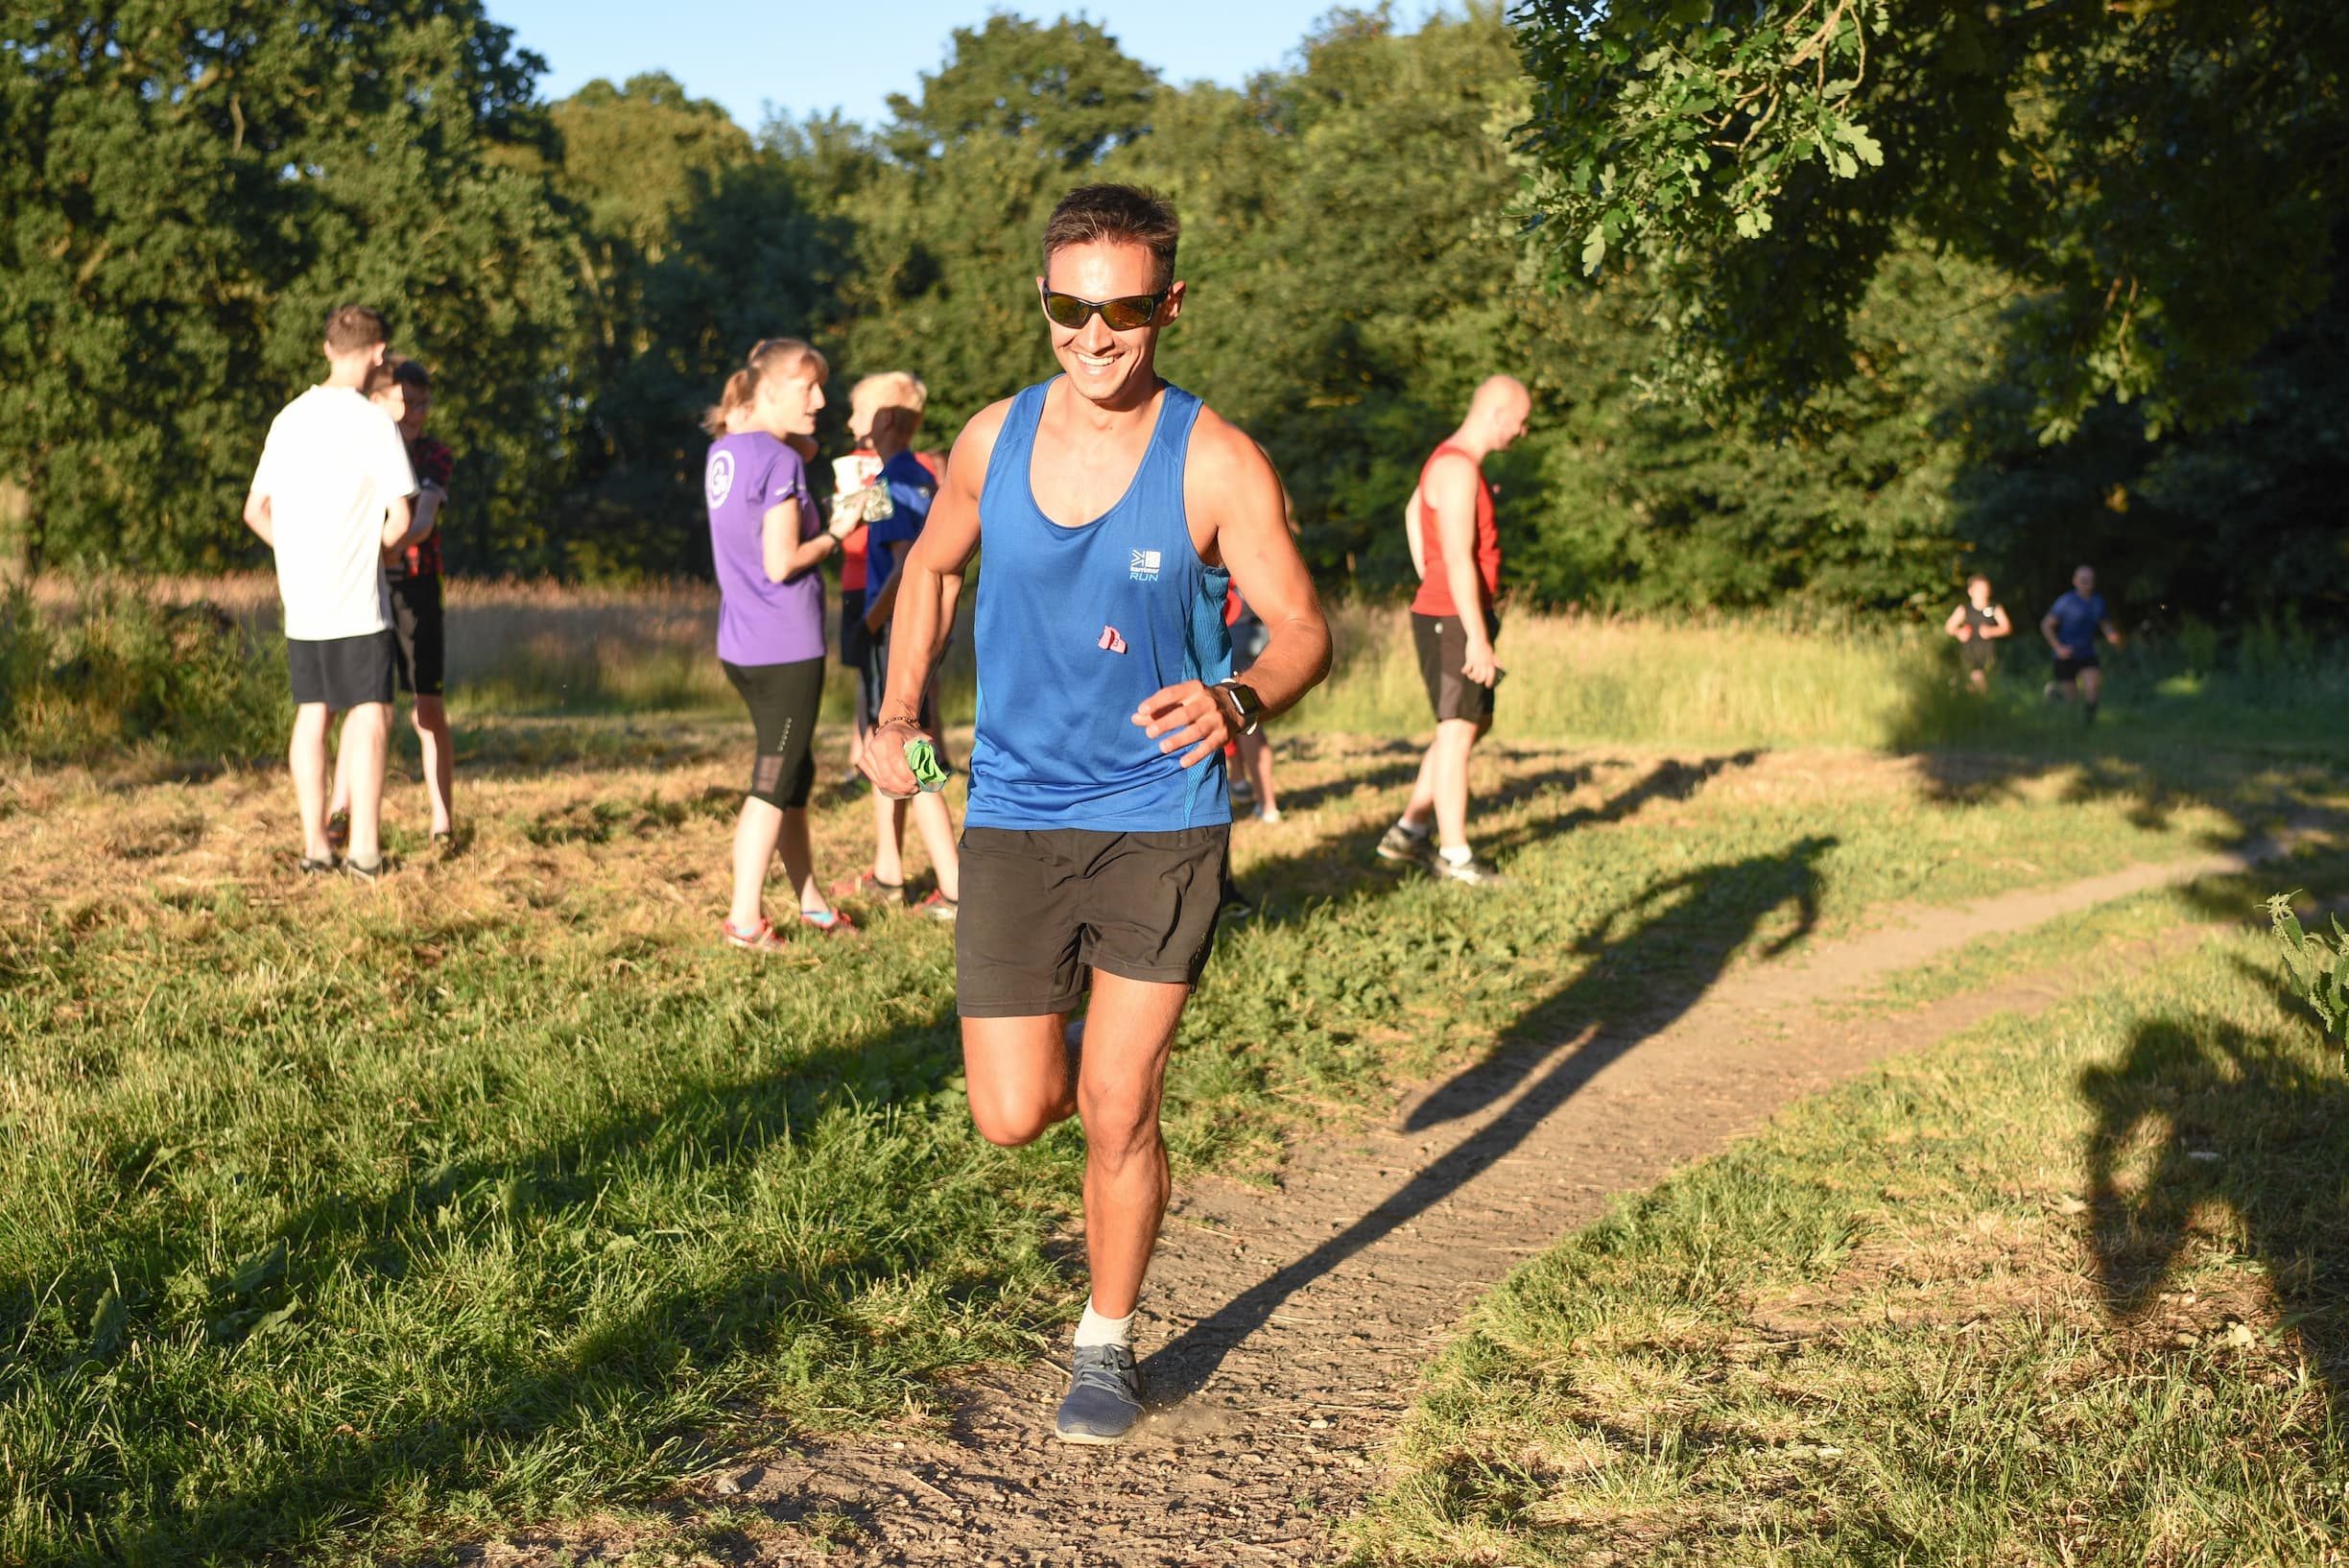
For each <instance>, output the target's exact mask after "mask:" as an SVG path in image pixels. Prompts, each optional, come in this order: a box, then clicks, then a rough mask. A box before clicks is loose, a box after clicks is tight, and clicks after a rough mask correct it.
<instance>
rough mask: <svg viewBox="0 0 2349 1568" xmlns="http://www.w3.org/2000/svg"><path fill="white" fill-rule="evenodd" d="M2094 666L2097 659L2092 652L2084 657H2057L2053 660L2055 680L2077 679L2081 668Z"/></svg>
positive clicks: (2088, 668)
mask: <svg viewBox="0 0 2349 1568" xmlns="http://www.w3.org/2000/svg"><path fill="white" fill-rule="evenodd" d="M2096 667H2097V661H2096V655H2095V654H2094V653H2091V654H2089V655H2088V656H2087V657H2085V658H2068V659H2066V658H2059V659H2057V660H2056V661H2055V678H2056V679H2057V680H2077V679H2078V678H2079V674H2080V672H2081V671H2082V670H2093V669H2095V668H2096Z"/></svg>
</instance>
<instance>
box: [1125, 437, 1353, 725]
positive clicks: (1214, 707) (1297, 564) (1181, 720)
mask: <svg viewBox="0 0 2349 1568" xmlns="http://www.w3.org/2000/svg"><path fill="white" fill-rule="evenodd" d="M1183 508H1184V510H1185V511H1187V512H1188V513H1189V514H1190V518H1191V539H1192V543H1193V544H1194V546H1196V547H1197V548H1198V552H1199V556H1200V558H1201V559H1204V560H1208V561H1214V562H1220V563H1221V564H1222V565H1223V566H1225V567H1226V568H1228V569H1229V570H1230V572H1231V575H1232V582H1233V583H1234V584H1235V585H1236V586H1237V587H1238V588H1239V590H1240V597H1241V598H1243V599H1245V600H1246V601H1247V605H1248V608H1250V609H1252V610H1254V611H1255V612H1256V618H1257V619H1258V620H1260V621H1262V622H1264V625H1265V631H1266V633H1267V634H1268V640H1267V642H1266V643H1265V651H1264V652H1263V653H1260V654H1258V655H1257V657H1256V662H1255V663H1253V664H1251V665H1249V666H1248V674H1247V686H1248V689H1249V690H1250V691H1252V692H1254V693H1255V694H1256V697H1257V700H1258V701H1261V702H1262V703H1263V704H1264V711H1265V716H1266V717H1268V718H1269V717H1270V716H1272V715H1274V714H1277V713H1281V712H1284V711H1286V710H1287V709H1289V708H1291V707H1293V706H1295V705H1296V702H1297V700H1298V699H1299V698H1301V697H1303V696H1304V695H1305V694H1306V693H1307V692H1309V691H1311V690H1313V688H1314V687H1315V686H1317V685H1318V684H1319V683H1320V681H1321V678H1322V677H1324V676H1326V675H1328V674H1329V666H1330V632H1329V620H1328V618H1327V617H1326V616H1324V615H1323V614H1322V613H1321V600H1320V596H1319V595H1318V594H1317V593H1316V592H1315V591H1314V584H1313V576H1312V574H1311V573H1309V572H1307V571H1306V569H1305V558H1304V557H1302V556H1300V555H1298V554H1297V547H1296V540H1295V538H1294V537H1293V536H1292V535H1291V534H1290V532H1289V518H1288V510H1287V508H1286V507H1285V506H1283V504H1282V491H1281V483H1280V476H1279V475H1278V474H1276V473H1274V472H1273V471H1272V463H1271V462H1270V460H1269V459H1268V458H1267V457H1266V456H1265V455H1264V449H1263V448H1262V447H1260V446H1258V445H1257V444H1256V443H1255V442H1254V441H1252V440H1249V439H1248V438H1247V437H1246V435H1245V434H1244V433H1242V432H1241V430H1240V429H1239V428H1238V427H1237V426H1235V425H1233V424H1231V423H1229V422H1228V421H1226V420H1224V419H1222V418H1221V417H1219V416H1217V415H1215V414H1214V413H1213V412H1212V411H1209V410H1204V409H1202V410H1201V411H1200V412H1199V416H1198V424H1196V425H1194V426H1193V427H1192V431H1191V457H1190V462H1189V463H1188V464H1187V465H1186V466H1185V468H1184V470H1183ZM1133 721H1134V723H1135V724H1137V725H1141V726H1142V727H1143V729H1144V731H1145V732H1146V733H1147V734H1149V735H1150V736H1151V738H1152V739H1153V740H1155V741H1157V742H1158V749H1159V750H1161V751H1175V750H1181V751H1182V752H1183V758H1182V765H1183V766H1184V767H1186V768H1190V767H1195V766H1197V765H1198V764H1199V763H1201V762H1204V761H1206V760H1207V759H1208V758H1209V757H1211V756H1213V755H1215V753H1216V752H1218V751H1220V750H1222V748H1223V744H1224V743H1225V742H1226V741H1228V740H1230V739H1231V737H1232V736H1233V735H1235V734H1237V733H1238V732H1239V729H1240V716H1239V714H1238V712H1237V711H1236V710H1235V709H1234V708H1233V706H1232V705H1231V699H1230V698H1229V697H1228V696H1220V695H1218V694H1217V693H1215V692H1213V691H1211V690H1210V689H1209V688H1208V687H1207V686H1206V685H1205V684H1203V683H1202V682H1200V681H1197V680H1186V681H1182V682H1180V683H1178V684H1176V685H1173V686H1167V687H1164V688H1162V689H1160V690H1159V691H1156V692H1153V693H1152V694H1151V696H1150V697H1148V698H1146V699H1145V700H1144V701H1143V703H1142V705H1141V707H1139V708H1137V709H1136V710H1135V711H1134V716H1133Z"/></svg>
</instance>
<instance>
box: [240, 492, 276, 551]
mask: <svg viewBox="0 0 2349 1568" xmlns="http://www.w3.org/2000/svg"><path fill="white" fill-rule="evenodd" d="M245 526H246V527H247V528H249V529H251V530H252V531H253V532H254V533H255V534H258V535H261V542H262V543H263V544H266V545H268V546H269V547H270V548H271V549H273V550H274V549H276V548H277V525H276V520H275V519H274V518H273V517H272V516H271V515H270V498H269V496H268V495H266V494H265V493H263V492H262V491H260V490H251V491H249V492H247V494H246V496H245Z"/></svg>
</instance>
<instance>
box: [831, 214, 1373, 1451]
mask: <svg viewBox="0 0 2349 1568" xmlns="http://www.w3.org/2000/svg"><path fill="white" fill-rule="evenodd" d="M1177 233H1178V229H1177V226H1176V223H1175V212H1174V209H1173V208H1172V207H1171V206H1169V205H1168V204H1167V203H1166V202H1163V201H1161V200H1159V199H1158V198H1157V197H1155V196H1152V195H1151V194H1150V193H1148V192H1146V191H1141V190H1137V189H1134V188H1133V187H1131V186H1127V185H1087V186H1084V187H1083V188H1081V189H1079V190H1075V191H1072V192H1070V193H1069V194H1068V196H1067V197H1065V198H1064V199H1062V201H1061V202H1060V204H1059V205H1058V206H1057V207H1056V208H1055V209H1054V211H1053V214H1052V218H1051V220H1050V221H1049V222H1048V223H1047V224H1046V226H1045V229H1044V275H1043V276H1041V277H1039V278H1037V279H1036V287H1037V289H1038V291H1039V293H1040V295H1041V304H1042V306H1043V310H1044V314H1045V318H1046V320H1047V321H1048V323H1049V327H1050V338H1051V343H1052V348H1053V353H1054V356H1055V357H1056V359H1057V360H1058V361H1059V363H1060V368H1061V370H1062V372H1063V373H1062V374H1061V375H1059V376H1057V377H1056V378H1054V379H1053V380H1051V381H1048V382H1045V383H1044V384H1042V385H1040V386H1035V387H1030V388H1029V389H1028V390H1026V391H1025V392H1020V393H1019V394H1018V395H1017V396H1015V397H1011V398H1008V399H1006V400H1004V401H1002V402H998V403H995V404H993V405H992V406H990V407H988V408H986V409H984V410H982V411H981V412H980V413H979V414H978V416H975V417H974V418H973V419H972V420H971V421H970V423H969V424H968V425H966V426H964V427H963V430H962V434H961V438H960V439H959V440H957V441H956V442H955V446H954V450H953V454H952V456H951V458H950V460H949V462H948V463H947V466H946V481H945V484H944V485H943V486H942V487H940V489H939V490H938V493H937V503H936V505H935V506H934V507H933V508H932V511H931V513H930V521H929V524H928V526H927V527H926V528H924V529H923V531H922V535H921V537H920V538H919V539H918V540H917V541H916V542H915V543H914V546H913V548H912V550H911V551H910V552H909V554H908V557H907V558H906V561H905V563H904V565H903V566H902V567H901V568H900V571H899V581H898V588H897V611H896V618H895V621H894V624H893V627H892V631H891V647H892V656H891V658H890V669H889V688H888V691H887V692H886V694H885V695H884V697H883V699H882V710H881V715H880V717H881V724H880V725H879V727H878V728H876V729H875V731H874V733H873V737H872V739H871V741H870V742H869V743H868V744H867V745H866V748H865V755H864V759H863V767H864V769H865V771H866V773H867V774H869V775H870V776H871V778H872V780H873V783H874V784H875V785H876V786H877V787H878V788H880V789H881V790H883V791H885V792H887V793H889V794H890V795H901V796H903V795H911V794H913V793H914V787H915V781H914V774H913V772H912V771H911V770H910V769H909V767H908V766H907V762H906V757H905V748H906V747H907V746H908V745H909V744H911V743H912V742H914V741H915V740H917V739H922V738H925V736H924V731H923V730H922V728H921V727H920V725H919V722H918V718H919V709H920V704H921V696H922V686H923V683H924V681H925V680H926V679H927V678H928V677H929V675H930V671H931V667H932V665H933V663H934V662H935V661H936V659H937V656H938V653H939V651H940V650H941V649H942V647H943V646H944V643H945V638H946V633H947V630H948V628H947V623H946V619H945V614H944V608H945V606H946V604H947V600H948V595H949V593H950V592H952V591H953V590H954V588H955V587H956V586H957V585H959V584H960V582H961V578H962V575H963V572H964V570H965V569H966V567H967V566H968V564H969V562H970V559H971V557H972V554H973V553H974V552H975V551H977V550H979V549H980V548H981V547H982V545H983V544H984V547H985V553H986V569H985V572H984V573H983V574H982V577H981V581H980V584H979V590H978V592H979V600H978V606H977V612H976V620H975V623H974V640H975V651H976V655H977V660H978V667H979V712H978V719H977V725H976V735H975V739H974V744H973V746H972V748H971V762H970V799H969V804H968V806H967V808H966V810H965V813H964V823H965V826H964V830H963V835H962V911H961V920H960V922H959V923H958V925H957V927H956V937H955V949H956V951H955V958H956V999H957V1002H958V1005H959V1007H960V1010H961V1014H962V1057H963V1063H964V1069H965V1073H966V1076H967V1079H968V1082H969V1095H970V1106H971V1119H972V1120H973V1122H974V1123H976V1124H977V1126H978V1128H979V1131H980V1133H981V1134H982V1135H983V1136H985V1138H987V1139H988V1140H989V1141H990V1142H993V1143H998V1144H1005V1145H1017V1144H1024V1143H1028V1142H1030V1141H1031V1140H1032V1139H1034V1138H1036V1137H1037V1136H1039V1135H1040V1134H1042V1133H1043V1131H1044V1130H1045V1129H1046V1128H1049V1127H1051V1126H1052V1125H1053V1124H1054V1123H1056V1122H1058V1121H1061V1120H1062V1119H1064V1118H1066V1117H1068V1116H1071V1115H1075V1116H1078V1117H1080V1119H1081V1121H1082V1124H1083V1127H1084V1134H1085V1176H1084V1221H1085V1253H1086V1258H1087V1261H1088V1262H1089V1264H1090V1266H1091V1271H1092V1298H1091V1300H1090V1301H1089V1302H1088V1303H1087V1304H1086V1306H1085V1311H1084V1318H1083V1320H1082V1321H1081V1322H1080V1323H1079V1325H1078V1328H1077V1336H1076V1354H1075V1375H1074V1377H1073V1378H1072V1380H1071V1383H1070V1387H1069V1392H1068V1397H1067V1398H1066V1399H1065V1400H1063V1401H1062V1402H1061V1406H1060V1411H1059V1415H1058V1418H1057V1420H1056V1423H1055V1425H1056V1431H1057V1433H1058V1435H1059V1437H1061V1438H1062V1439H1064V1440H1066V1441H1069V1442H1083V1443H1105V1442H1115V1441H1117V1440H1118V1439H1120V1438H1122V1437H1125V1436H1126V1435H1127V1433H1129V1432H1130V1431H1131V1430H1132V1429H1133V1426H1134V1424H1135V1422H1137V1421H1138V1420H1140V1419H1141V1416H1142V1386H1141V1379H1140V1377H1139V1375H1138V1373H1137V1372H1136V1369H1135V1365H1134V1354H1133V1348H1132V1342H1133V1316H1134V1308H1135V1303H1136V1301H1137V1300H1138V1298H1139V1296H1140V1294H1141V1290H1142V1279H1143V1275H1144V1273H1145V1272H1146V1271H1148V1269H1149V1267H1150V1259H1151V1250H1152V1249H1153V1248H1154V1247H1155V1246H1156V1245H1157V1239H1158V1226H1159V1222H1160V1220H1161V1219H1162V1218H1163V1217H1164V1215H1165V1212H1166V1202H1167V1191H1168V1177H1167V1155H1166V1145H1165V1144H1164V1142H1163V1141H1162V1140H1161V1138H1160V1135H1159V1129H1158V1102H1159V1097H1160V1094H1161V1092H1162V1090H1163V1087H1164V1084H1165V1078H1166V1066H1167V1053H1168V1051H1169V1049H1170V1047H1171V1046H1172V1045H1173V1043H1174V1039H1175V1026H1176V1025H1177V1024H1178V1023H1179V1022H1180V1021H1181V1018H1182V1012H1183V1006H1184V1003H1185V1002H1186V1001H1187V1000H1188V999H1189V997H1190V994H1191V989H1192V987H1193V986H1196V985H1197V984H1198V977H1199V971H1200V969H1201V968H1202V966H1203V965H1204V964H1205V962H1206V959H1207V952H1208V947H1209V944H1210V941H1211V939H1212V938H1213V937H1214V934H1215V918H1216V909H1217V906H1218V904H1219V903H1220V902H1221V899H1222V885H1223V867H1224V852H1225V849H1226V847H1227V846H1228V843H1229V839H1230V834H1231V806H1230V801H1229V797H1228V796H1227V794H1226V787H1225V781H1224V775H1223V767H1222V753H1223V746H1224V743H1225V742H1226V741H1227V740H1229V739H1230V738H1231V737H1232V736H1234V735H1236V734H1239V733H1241V732H1243V731H1245V730H1247V729H1250V728H1253V727H1254V726H1255V725H1256V724H1257V723H1258V722H1259V721H1261V720H1262V719H1264V718H1266V717H1269V715H1272V714H1276V713H1279V712H1280V711H1281V710H1283V709H1284V708H1287V707H1289V706H1290V705H1291V704H1292V703H1293V702H1295V701H1297V699H1298V698H1300V697H1302V696H1303V695H1304V694H1305V693H1306V691H1307V690H1309V689H1310V688H1311V687H1312V686H1313V685H1314V684H1315V683H1316V682H1317V681H1319V680H1320V679H1321V677H1323V676H1324V675H1325V674H1327V672H1328V669H1329V657H1330V638H1329V626H1328V623H1327V622H1326V621H1325V620H1324V619H1323V617H1322V613H1321V606H1320V604H1319V603H1318V601H1317V598H1316V597H1315V594H1314V587H1313V582H1312V580H1311V579H1310V578H1309V577H1308V576H1307V575H1306V571H1305V563H1304V561H1303V560H1302V559H1301V558H1299V557H1298V555H1297V552H1296V546H1295V545H1294V544H1293V542H1292V541H1291V540H1290V537H1289V530H1288V528H1287V527H1286V525H1285V524H1284V523H1283V521H1282V514H1281V487H1280V481H1279V479H1278V478H1277V477H1276V476H1275V475H1274V473H1273V471H1272V466H1271V464H1270V463H1268V462H1266V460H1265V457H1264V454H1263V453H1262V452H1261V451H1259V450H1258V449H1257V446H1256V443H1255V442H1254V441H1252V440H1248V438H1247V437H1246V436H1245V435H1243V434H1241V432H1240V431H1239V430H1238V429H1237V428H1235V427H1234V426H1232V425H1230V424H1228V423H1226V422H1225V421H1224V420H1223V419H1222V418H1221V417H1219V416H1216V415H1215V414H1213V413H1210V412H1208V411H1207V410H1205V409H1204V408H1202V407H1201V406H1200V404H1199V401H1198V398H1196V397H1194V396H1192V395H1191V394H1190V393H1189V392H1184V391H1182V390H1181V389H1180V388H1177V387H1174V386H1171V385H1169V384H1168V383H1167V382H1165V381H1163V380H1161V379H1160V378H1159V375H1158V372H1157V369H1156V367H1155V358H1156V353H1157V346H1158V335H1159V333H1161V332H1162V331H1164V330H1165V329H1166V327H1167V326H1168V325H1170V324H1171V323H1172V322H1174V321H1175V320H1176V318H1177V317H1179V316H1180V315H1181V312H1182V305H1183V285H1182V284H1181V283H1179V282H1177V281H1176V280H1175V241H1176V237H1177ZM1229 582H1237V583H1238V584H1239V586H1240V592H1241V594H1242V595H1243V597H1245V598H1246V600H1247V602H1248V603H1249V604H1251V605H1253V606H1256V611H1257V613H1258V614H1259V615H1261V616H1262V617H1263V618H1264V623H1265V626H1266V628H1267V629H1268V630H1269V638H1268V640H1267V643H1266V647H1265V650H1264V652H1263V653H1262V654H1260V655H1259V656H1258V657H1257V659H1256V662H1255V664H1254V665H1253V666H1252V667H1251V668H1250V670H1249V679H1248V682H1247V684H1246V685H1241V684H1239V683H1237V682H1231V681H1229V680H1227V678H1226V676H1225V672H1226V671H1227V670H1228V669H1229V667H1230V644H1229V641H1228V639H1227V638H1226V636H1225V634H1224V630H1223V617H1222V608H1223V595H1224V589H1225V587H1226V585H1227V583H1229ZM1088 994H1089V995H1090V998H1091V1003H1090V1007H1089V1008H1088V1010H1087V1012H1086V1018H1085V1025H1084V1030H1083V1044H1082V1049H1081V1052H1080V1053H1077V1052H1072V1050H1071V1048H1070V1044H1069V1036H1068V1020H1069V1015H1070V1013H1072V1012H1073V1011H1075V1010H1077V1009H1078V1008H1079V1007H1080V1005H1082V1004H1084V1003H1085V1001H1086V998H1087V996H1088ZM1072 1057H1075V1058H1076V1059H1074V1060H1072Z"/></svg>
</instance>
